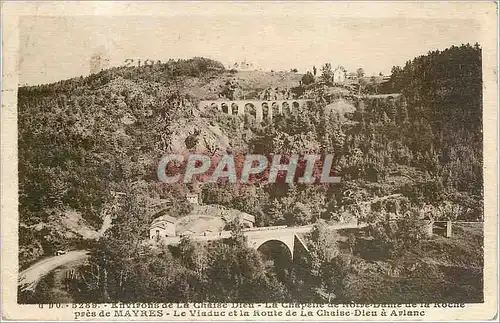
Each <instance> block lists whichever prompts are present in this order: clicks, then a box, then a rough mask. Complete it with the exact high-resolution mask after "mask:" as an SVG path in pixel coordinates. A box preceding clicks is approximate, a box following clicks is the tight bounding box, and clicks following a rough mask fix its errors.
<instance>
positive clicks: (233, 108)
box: [198, 99, 312, 121]
mask: <svg viewBox="0 0 500 323" xmlns="http://www.w3.org/2000/svg"><path fill="white" fill-rule="evenodd" d="M308 102H312V100H298V99H297V100H233V101H231V100H211V101H210V100H205V101H200V103H199V105H198V107H199V108H200V110H202V111H203V110H206V109H208V108H211V107H212V108H216V109H218V110H220V111H222V112H223V113H226V114H229V115H234V116H236V115H238V116H240V115H245V114H246V115H252V116H254V117H255V119H256V120H257V121H262V120H264V119H268V120H272V118H273V116H276V115H280V114H294V113H297V112H298V111H299V108H301V107H305V106H307V103H308Z"/></svg>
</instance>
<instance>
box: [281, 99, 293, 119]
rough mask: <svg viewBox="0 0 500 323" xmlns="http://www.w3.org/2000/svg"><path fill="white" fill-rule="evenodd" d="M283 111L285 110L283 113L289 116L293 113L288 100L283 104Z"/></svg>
mask: <svg viewBox="0 0 500 323" xmlns="http://www.w3.org/2000/svg"><path fill="white" fill-rule="evenodd" d="M281 111H282V112H283V115H285V116H289V115H291V114H292V111H291V107H290V104H288V102H283V103H282V104H281Z"/></svg>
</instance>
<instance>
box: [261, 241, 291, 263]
mask: <svg viewBox="0 0 500 323" xmlns="http://www.w3.org/2000/svg"><path fill="white" fill-rule="evenodd" d="M256 249H257V251H259V252H261V253H264V254H265V255H266V256H268V257H269V256H276V255H277V254H279V253H281V254H284V255H285V256H286V257H287V259H289V260H293V246H292V247H291V246H289V245H288V244H287V243H286V242H284V241H282V240H280V239H269V240H266V241H262V242H261V243H260V245H257V246H256Z"/></svg>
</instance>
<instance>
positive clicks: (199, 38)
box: [19, 14, 480, 84]
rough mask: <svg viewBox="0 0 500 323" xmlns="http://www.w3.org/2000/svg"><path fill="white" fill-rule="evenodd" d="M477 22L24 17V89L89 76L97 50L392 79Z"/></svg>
mask: <svg viewBox="0 0 500 323" xmlns="http://www.w3.org/2000/svg"><path fill="white" fill-rule="evenodd" d="M479 28H480V25H479V23H478V22H477V21H474V20H459V19H453V20H451V19H448V20H447V19H439V20H438V19H416V18H412V19H405V18H384V19H380V18H366V19H359V18H357V19H353V18H339V17H327V16H315V15H308V16H307V15H305V16H303V17H300V16H287V15H284V14H283V15H276V14H273V15H260V16H249V15H241V16H240V15H225V16H222V15H221V16H217V15H210V16H208V15H207V16H198V17H194V16H188V15H182V16H178V15H177V16H163V17H145V16H128V17H123V16H122V17H109V16H108V17H106V16H79V17H74V16H73V17H70V16H67V17H40V16H39V17H23V18H21V20H20V29H19V33H20V35H19V36H20V61H19V64H20V79H19V82H20V84H25V83H27V84H41V83H49V82H54V81H58V80H61V79H67V78H71V77H75V76H80V75H84V76H85V75H88V74H89V60H90V57H91V56H92V54H93V53H96V52H97V51H105V52H107V55H108V57H109V59H110V63H111V65H114V66H118V65H122V64H124V60H125V59H127V58H132V59H135V60H137V59H141V60H145V59H153V60H155V61H156V60H161V61H166V60H168V59H169V58H190V57H193V56H204V57H209V58H213V59H216V60H219V61H221V62H223V63H224V64H225V65H226V66H227V65H228V64H229V63H231V62H236V61H238V62H240V61H242V60H246V61H248V62H251V63H253V65H254V66H256V67H258V68H262V69H264V70H270V69H274V70H290V69H291V68H297V69H299V71H300V72H305V71H307V70H310V69H312V66H313V65H316V66H317V67H318V68H319V67H320V66H321V65H322V64H324V63H325V62H330V63H331V64H332V65H333V66H337V65H339V64H340V65H343V66H345V67H346V68H347V70H348V71H355V69H356V68H358V67H363V68H364V69H365V71H366V73H367V75H372V74H375V73H376V74H378V73H379V72H383V73H384V74H389V73H390V70H391V67H392V66H393V65H402V64H404V63H405V62H406V61H407V60H408V59H411V58H413V57H415V56H418V55H422V54H426V53H427V52H428V51H430V50H435V49H445V48H447V47H450V46H451V45H460V44H462V43H467V42H469V43H471V44H473V43H475V42H479V41H480V40H479V38H478V35H480V30H479Z"/></svg>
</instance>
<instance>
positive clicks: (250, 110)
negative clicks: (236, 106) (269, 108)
mask: <svg viewBox="0 0 500 323" xmlns="http://www.w3.org/2000/svg"><path fill="white" fill-rule="evenodd" d="M245 114H249V115H251V116H253V117H254V118H256V117H257V109H256V107H255V105H254V104H253V103H247V104H245Z"/></svg>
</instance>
